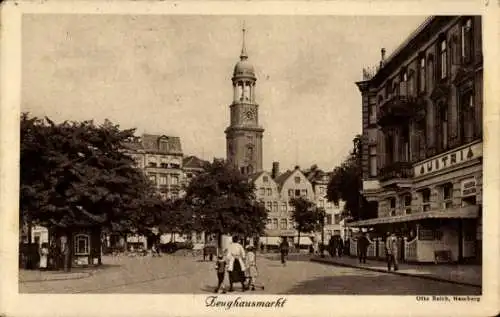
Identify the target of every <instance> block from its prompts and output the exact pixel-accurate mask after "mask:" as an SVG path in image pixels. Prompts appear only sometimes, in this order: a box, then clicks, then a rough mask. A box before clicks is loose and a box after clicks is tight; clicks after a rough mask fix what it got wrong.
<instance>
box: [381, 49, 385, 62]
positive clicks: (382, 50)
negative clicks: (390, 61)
mask: <svg viewBox="0 0 500 317" xmlns="http://www.w3.org/2000/svg"><path fill="white" fill-rule="evenodd" d="M384 64H385V48H382V49H381V50H380V67H383V66H384Z"/></svg>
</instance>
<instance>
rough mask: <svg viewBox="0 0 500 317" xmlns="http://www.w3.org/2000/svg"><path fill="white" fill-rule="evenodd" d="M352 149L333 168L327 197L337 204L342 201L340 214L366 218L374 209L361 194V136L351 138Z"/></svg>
mask: <svg viewBox="0 0 500 317" xmlns="http://www.w3.org/2000/svg"><path fill="white" fill-rule="evenodd" d="M353 144H354V146H353V150H352V151H351V152H350V153H349V156H348V158H347V159H346V160H345V161H344V162H343V163H342V164H341V165H340V166H338V167H336V168H335V169H334V170H333V173H332V177H331V179H330V182H329V184H328V189H327V198H328V200H329V201H331V202H333V203H334V204H336V205H338V204H339V202H340V200H342V201H344V202H345V204H344V210H343V211H342V216H343V217H344V218H350V219H351V220H358V219H368V218H373V217H375V216H376V210H374V208H373V207H372V206H371V205H370V204H368V202H367V201H366V199H365V198H364V197H363V195H361V190H362V189H363V178H362V176H363V171H362V165H361V159H362V156H361V148H362V137H361V136H360V135H357V136H356V137H355V138H354V140H353Z"/></svg>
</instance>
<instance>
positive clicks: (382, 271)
mask: <svg viewBox="0 0 500 317" xmlns="http://www.w3.org/2000/svg"><path fill="white" fill-rule="evenodd" d="M311 261H312V262H318V263H323V264H330V265H336V266H344V267H352V268H356V269H362V270H367V271H373V272H381V273H389V274H395V275H401V276H410V277H416V278H421V279H426V280H432V281H438V282H446V283H451V284H458V285H465V286H471V287H479V288H481V287H482V286H481V285H478V284H475V283H468V282H459V281H454V280H449V279H444V278H441V277H436V276H430V275H416V274H411V273H404V272H398V271H396V272H395V271H387V270H383V269H375V268H371V267H365V266H357V265H353V264H347V263H339V262H331V261H328V260H322V259H315V258H313V259H311Z"/></svg>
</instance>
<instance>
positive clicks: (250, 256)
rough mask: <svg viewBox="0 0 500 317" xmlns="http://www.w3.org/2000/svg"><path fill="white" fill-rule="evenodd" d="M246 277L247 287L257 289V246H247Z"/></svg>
mask: <svg viewBox="0 0 500 317" xmlns="http://www.w3.org/2000/svg"><path fill="white" fill-rule="evenodd" d="M245 260H246V261H245V266H246V268H247V270H246V277H247V279H248V284H247V289H248V288H249V289H251V290H252V291H255V283H256V279H257V276H258V275H259V270H258V269H257V259H256V255H255V248H254V247H253V246H247V254H246V258H245Z"/></svg>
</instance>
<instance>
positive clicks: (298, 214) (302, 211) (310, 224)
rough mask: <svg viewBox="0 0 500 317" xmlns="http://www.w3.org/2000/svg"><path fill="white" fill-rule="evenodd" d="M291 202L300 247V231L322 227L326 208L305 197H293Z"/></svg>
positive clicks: (305, 231) (310, 230) (309, 230)
mask: <svg viewBox="0 0 500 317" xmlns="http://www.w3.org/2000/svg"><path fill="white" fill-rule="evenodd" d="M290 204H291V205H292V206H293V211H292V219H293V221H294V222H295V228H296V229H297V232H298V237H297V244H298V245H299V247H300V233H301V232H304V233H309V232H313V231H316V230H318V229H320V228H321V224H322V222H323V221H324V217H325V216H324V210H321V209H319V208H316V205H315V204H314V203H313V202H312V201H309V200H307V199H306V198H304V197H299V198H292V199H291V200H290Z"/></svg>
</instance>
